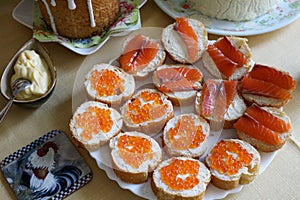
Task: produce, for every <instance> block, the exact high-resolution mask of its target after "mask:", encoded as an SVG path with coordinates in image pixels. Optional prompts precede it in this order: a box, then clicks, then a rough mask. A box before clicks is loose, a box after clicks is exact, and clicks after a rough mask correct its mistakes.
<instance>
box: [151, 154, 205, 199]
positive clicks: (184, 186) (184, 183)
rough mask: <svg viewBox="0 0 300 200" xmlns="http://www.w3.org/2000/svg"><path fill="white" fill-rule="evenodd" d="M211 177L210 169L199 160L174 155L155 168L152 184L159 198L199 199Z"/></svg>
mask: <svg viewBox="0 0 300 200" xmlns="http://www.w3.org/2000/svg"><path fill="white" fill-rule="evenodd" d="M210 178H211V175H210V171H209V170H208V169H207V167H206V166H205V165H204V164H203V163H202V162H200V161H199V160H196V159H193V158H187V157H172V158H169V159H168V160H165V161H163V162H162V163H161V164H160V165H159V166H158V167H157V168H156V169H155V170H154V172H153V175H152V182H151V186H152V190H153V191H154V193H155V194H156V196H157V199H161V200H163V199H186V200H199V199H202V198H203V196H204V194H205V191H206V188H207V185H208V183H209V182H210Z"/></svg>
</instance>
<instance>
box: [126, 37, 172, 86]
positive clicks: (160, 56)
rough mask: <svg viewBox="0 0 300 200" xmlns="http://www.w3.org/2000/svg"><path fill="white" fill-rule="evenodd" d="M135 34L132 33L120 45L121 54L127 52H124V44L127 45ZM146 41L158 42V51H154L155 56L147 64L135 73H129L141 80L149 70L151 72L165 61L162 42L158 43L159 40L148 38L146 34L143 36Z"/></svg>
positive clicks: (146, 75) (148, 73) (147, 74)
mask: <svg viewBox="0 0 300 200" xmlns="http://www.w3.org/2000/svg"><path fill="white" fill-rule="evenodd" d="M135 36H136V35H132V36H129V37H128V38H127V39H126V40H125V41H124V43H123V46H122V54H125V53H127V52H126V46H127V45H128V43H129V42H130V41H131V40H132V39H134V37H135ZM145 37H146V40H147V41H156V42H158V44H159V46H158V52H157V53H156V55H155V57H154V58H153V59H152V60H151V61H150V62H149V63H148V64H147V66H146V67H145V68H144V69H143V70H141V71H137V72H135V73H131V74H132V75H133V76H134V77H135V78H136V79H137V80H143V79H145V78H147V77H148V76H149V75H150V74H151V72H153V71H154V70H155V69H156V68H157V67H158V66H160V65H162V64H163V63H164V62H165V59H166V55H167V54H166V52H165V50H164V48H163V46H162V44H161V43H160V41H157V40H156V39H153V38H150V37H148V36H145Z"/></svg>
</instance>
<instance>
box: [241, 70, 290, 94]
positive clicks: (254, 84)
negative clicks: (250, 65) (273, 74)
mask: <svg viewBox="0 0 300 200" xmlns="http://www.w3.org/2000/svg"><path fill="white" fill-rule="evenodd" d="M240 87H241V91H242V93H246V94H247V93H248V94H255V95H261V96H265V97H271V98H275V99H281V100H287V99H291V98H292V95H291V93H290V92H289V91H288V90H286V89H283V88H281V87H279V86H277V85H275V84H273V83H270V82H266V81H261V80H257V79H254V78H250V77H247V76H244V77H243V79H242V81H241V85H240Z"/></svg>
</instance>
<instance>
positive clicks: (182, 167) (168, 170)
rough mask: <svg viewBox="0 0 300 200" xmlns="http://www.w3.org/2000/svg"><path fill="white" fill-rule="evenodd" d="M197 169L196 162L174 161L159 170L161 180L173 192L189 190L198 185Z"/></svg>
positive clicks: (198, 165) (197, 164) (198, 167)
mask: <svg viewBox="0 0 300 200" xmlns="http://www.w3.org/2000/svg"><path fill="white" fill-rule="evenodd" d="M199 169H200V164H199V163H198V162H197V161H193V160H179V159H176V160H174V161H172V162H171V163H170V164H169V165H167V166H165V167H162V168H161V169H160V174H161V180H162V182H164V183H165V184H167V185H168V186H169V188H171V189H173V190H189V189H192V188H193V187H195V186H196V185H197V184H198V183H199V179H198V178H197V174H198V172H199Z"/></svg>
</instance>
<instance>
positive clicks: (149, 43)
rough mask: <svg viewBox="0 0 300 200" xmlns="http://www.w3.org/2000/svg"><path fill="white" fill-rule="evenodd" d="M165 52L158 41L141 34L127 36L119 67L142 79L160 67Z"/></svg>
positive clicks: (164, 57)
mask: <svg viewBox="0 0 300 200" xmlns="http://www.w3.org/2000/svg"><path fill="white" fill-rule="evenodd" d="M165 59H166V52H165V50H164V49H163V47H162V45H161V44H160V41H157V40H155V39H152V38H150V37H148V36H145V35H143V34H137V35H131V36H129V37H128V38H127V39H126V40H125V42H124V44H123V50H122V55H121V56H120V57H119V63H120V67H121V68H122V69H124V70H125V71H126V72H127V73H129V74H132V75H133V76H134V77H136V78H144V77H146V76H147V75H148V74H150V73H151V72H153V71H154V70H155V69H156V68H157V67H158V66H160V65H162V64H163V62H164V61H165Z"/></svg>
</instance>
